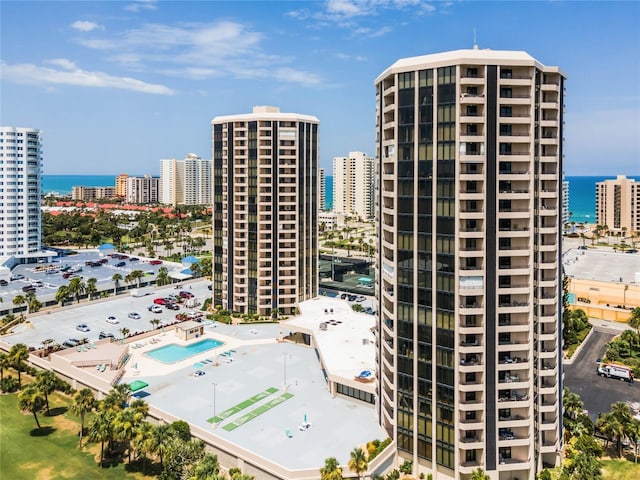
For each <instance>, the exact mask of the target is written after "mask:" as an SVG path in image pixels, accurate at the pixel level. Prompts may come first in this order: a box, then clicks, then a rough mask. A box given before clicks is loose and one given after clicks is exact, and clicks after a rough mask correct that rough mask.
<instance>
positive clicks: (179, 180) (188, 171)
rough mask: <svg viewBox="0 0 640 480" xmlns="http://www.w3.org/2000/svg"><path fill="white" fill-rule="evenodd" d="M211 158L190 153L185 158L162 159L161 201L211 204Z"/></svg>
mask: <svg viewBox="0 0 640 480" xmlns="http://www.w3.org/2000/svg"><path fill="white" fill-rule="evenodd" d="M211 191H212V190H211V160H208V159H202V158H200V157H199V156H198V155H196V154H194V153H189V154H187V156H186V157H185V158H184V160H176V159H175V158H172V159H168V160H160V194H159V195H160V203H164V204H166V205H174V206H176V205H211V203H212V197H211Z"/></svg>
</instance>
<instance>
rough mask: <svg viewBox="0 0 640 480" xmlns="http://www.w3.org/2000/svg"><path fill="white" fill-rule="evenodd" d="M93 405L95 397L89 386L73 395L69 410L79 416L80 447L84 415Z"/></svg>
mask: <svg viewBox="0 0 640 480" xmlns="http://www.w3.org/2000/svg"><path fill="white" fill-rule="evenodd" d="M95 405H96V399H95V397H94V396H93V391H92V390H91V389H89V388H83V389H82V390H79V391H78V392H76V394H75V395H74V396H73V404H72V405H71V412H72V413H73V414H74V415H79V416H80V448H82V435H83V434H84V416H85V414H86V413H87V412H90V411H91V410H93V408H94V407H95Z"/></svg>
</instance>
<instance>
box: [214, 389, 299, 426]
mask: <svg viewBox="0 0 640 480" xmlns="http://www.w3.org/2000/svg"><path fill="white" fill-rule="evenodd" d="M291 397H293V393H289V392H285V393H283V394H282V395H280V396H279V397H276V398H274V399H273V400H270V401H268V402H267V403H265V404H264V405H260V406H259V407H258V408H256V409H255V410H251V411H250V412H249V413H247V414H246V415H243V416H242V417H240V418H239V419H237V420H235V421H233V422H231V423H228V424H226V425H225V426H224V427H222V428H223V429H224V430H226V431H227V432H231V431H233V430H235V429H236V428H238V427H241V426H242V425H244V424H245V423H247V422H250V421H251V420H253V419H254V418H256V417H258V416H260V415H262V414H263V413H264V412H268V411H269V410H271V409H272V408H274V407H277V406H278V405H280V404H281V403H282V402H284V401H286V400H289V399H290V398H291Z"/></svg>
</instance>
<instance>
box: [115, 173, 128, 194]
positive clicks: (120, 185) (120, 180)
mask: <svg viewBox="0 0 640 480" xmlns="http://www.w3.org/2000/svg"><path fill="white" fill-rule="evenodd" d="M127 178H129V175H127V174H126V173H121V174H120V175H118V176H117V177H116V197H119V198H126V196H127Z"/></svg>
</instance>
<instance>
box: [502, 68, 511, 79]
mask: <svg viewBox="0 0 640 480" xmlns="http://www.w3.org/2000/svg"><path fill="white" fill-rule="evenodd" d="M500 78H513V70H511V69H510V68H502V69H500Z"/></svg>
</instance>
